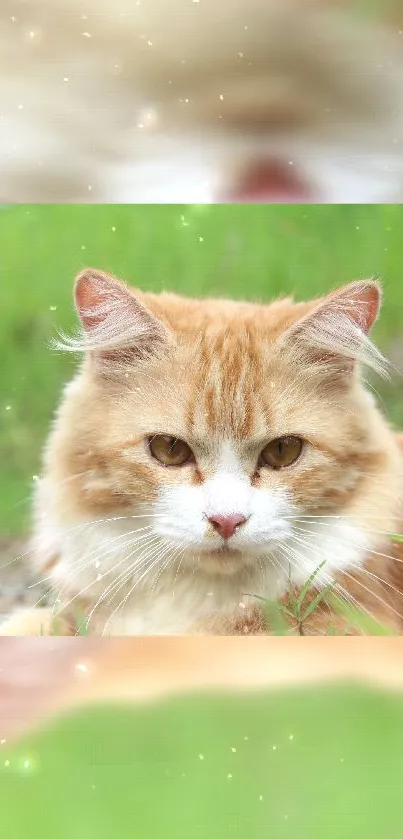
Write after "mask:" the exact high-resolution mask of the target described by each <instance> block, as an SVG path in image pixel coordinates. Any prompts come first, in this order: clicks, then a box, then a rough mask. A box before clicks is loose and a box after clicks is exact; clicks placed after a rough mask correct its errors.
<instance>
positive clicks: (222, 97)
mask: <svg viewBox="0 0 403 839" xmlns="http://www.w3.org/2000/svg"><path fill="white" fill-rule="evenodd" d="M220 99H221V102H223V101H224V94H223V93H220Z"/></svg>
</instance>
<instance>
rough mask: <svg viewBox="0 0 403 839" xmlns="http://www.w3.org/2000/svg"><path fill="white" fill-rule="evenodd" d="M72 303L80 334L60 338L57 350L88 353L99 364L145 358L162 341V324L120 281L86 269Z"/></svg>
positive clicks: (82, 273) (76, 285)
mask: <svg viewBox="0 0 403 839" xmlns="http://www.w3.org/2000/svg"><path fill="white" fill-rule="evenodd" d="M74 300H75V304H76V309H77V313H78V315H79V318H80V321H81V326H82V330H81V331H80V333H79V335H78V336H76V337H66V336H62V340H61V341H60V342H58V344H57V347H58V348H59V349H63V350H67V351H69V352H81V353H82V352H91V353H93V354H96V355H97V356H98V357H102V359H103V360H109V361H114V362H118V361H121V362H122V361H126V360H129V359H134V358H135V357H139V356H144V355H149V354H150V353H152V351H153V350H154V349H155V347H156V344H160V343H161V342H163V341H166V340H167V338H168V332H167V330H166V329H165V327H164V326H163V324H162V323H161V322H160V321H159V320H158V319H157V318H156V317H154V315H152V314H151V312H149V311H148V309H146V308H145V306H143V305H142V303H140V302H139V301H138V300H137V298H136V297H135V295H134V294H133V292H132V290H131V289H130V288H128V286H126V285H125V284H124V283H123V282H121V280H118V279H117V278H116V277H113V276H112V275H109V274H106V273H104V272H103V271H98V270H96V269H94V268H86V269H85V270H84V271H82V272H81V273H80V274H79V275H78V277H77V279H76V283H75V288H74Z"/></svg>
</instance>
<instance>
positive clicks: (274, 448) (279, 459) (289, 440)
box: [260, 437, 303, 469]
mask: <svg viewBox="0 0 403 839" xmlns="http://www.w3.org/2000/svg"><path fill="white" fill-rule="evenodd" d="M302 447H303V441H302V440H301V438H300V437H278V438H277V439H276V440H271V442H270V443H268V444H267V446H265V447H264V449H263V451H262V453H261V455H260V460H261V463H262V464H263V465H264V466H270V467H271V468H272V469H283V468H284V467H285V466H291V465H292V464H293V463H295V461H296V460H298V458H299V456H300V454H301V452H302Z"/></svg>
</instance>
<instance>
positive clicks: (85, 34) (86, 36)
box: [82, 32, 92, 38]
mask: <svg viewBox="0 0 403 839" xmlns="http://www.w3.org/2000/svg"><path fill="white" fill-rule="evenodd" d="M82 34H83V38H92V35H91V32H83V33H82Z"/></svg>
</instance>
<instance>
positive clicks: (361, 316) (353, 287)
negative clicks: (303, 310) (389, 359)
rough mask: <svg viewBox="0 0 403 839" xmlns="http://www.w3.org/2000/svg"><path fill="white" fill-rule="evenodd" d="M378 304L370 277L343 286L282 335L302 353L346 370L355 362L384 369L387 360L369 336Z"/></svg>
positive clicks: (378, 290) (375, 286)
mask: <svg viewBox="0 0 403 839" xmlns="http://www.w3.org/2000/svg"><path fill="white" fill-rule="evenodd" d="M380 306H381V288H380V286H379V284H378V283H376V282H375V281H373V280H362V281H359V282H355V283H351V284H350V285H347V286H344V287H343V288H341V289H339V290H338V291H335V292H332V293H331V294H329V295H328V296H327V297H325V298H324V299H323V300H322V301H321V302H320V303H319V304H318V306H317V307H316V308H315V309H314V310H313V311H311V312H310V313H309V314H308V315H305V317H303V318H302V319H301V320H299V321H297V323H295V324H293V326H291V327H290V328H289V329H288V330H287V332H286V334H285V335H284V336H283V338H287V343H288V342H290V341H291V342H292V343H293V344H294V347H295V345H297V347H298V349H299V351H300V352H301V357H305V358H306V359H307V360H310V361H311V362H315V363H321V364H322V365H324V366H325V365H327V366H328V367H329V366H331V367H332V370H333V371H334V372H337V370H339V371H340V372H342V373H349V372H352V370H353V369H354V368H355V367H356V365H357V363H361V364H364V365H366V366H368V367H371V368H372V369H374V370H376V371H377V372H379V373H385V369H386V362H385V360H384V358H383V356H382V354H381V353H380V352H379V350H378V349H377V348H376V347H375V346H374V344H373V343H372V341H371V340H370V339H369V337H368V334H369V332H370V331H371V329H372V327H373V325H374V323H375V321H376V320H377V317H378V314H379V310H380Z"/></svg>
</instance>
